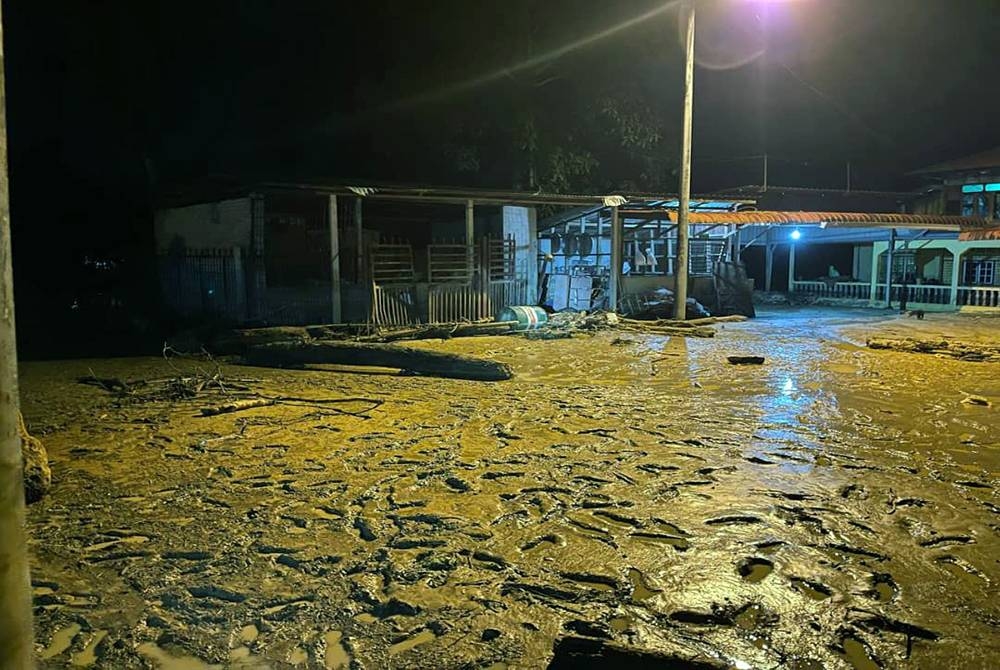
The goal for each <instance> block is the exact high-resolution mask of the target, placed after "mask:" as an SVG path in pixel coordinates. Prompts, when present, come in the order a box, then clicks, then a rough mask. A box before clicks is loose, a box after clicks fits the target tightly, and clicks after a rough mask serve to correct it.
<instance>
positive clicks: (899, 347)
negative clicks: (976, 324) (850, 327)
mask: <svg viewBox="0 0 1000 670" xmlns="http://www.w3.org/2000/svg"><path fill="white" fill-rule="evenodd" d="M868 347H869V348H870V349H890V350H893V351H908V352H911V353H916V354H935V355H937V356H946V357H948V358H956V359H959V360H963V361H976V362H990V363H1000V343H993V342H969V341H961V340H951V339H918V338H914V337H903V338H891V337H873V338H871V339H870V340H868Z"/></svg>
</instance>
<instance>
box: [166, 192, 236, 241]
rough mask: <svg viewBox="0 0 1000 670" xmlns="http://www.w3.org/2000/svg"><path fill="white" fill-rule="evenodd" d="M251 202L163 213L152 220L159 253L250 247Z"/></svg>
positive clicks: (194, 207) (213, 203)
mask: <svg viewBox="0 0 1000 670" xmlns="http://www.w3.org/2000/svg"><path fill="white" fill-rule="evenodd" d="M250 220H251V213H250V198H236V199H233V200H222V201H220V202H210V203H204V204H200V205H189V206H187V207H174V208H172V209H161V210H158V211H157V212H156V214H155V215H154V216H153V230H154V235H155V238H156V252H157V253H167V252H169V251H170V250H171V249H176V248H187V249H231V248H232V247H243V248H248V247H249V246H250Z"/></svg>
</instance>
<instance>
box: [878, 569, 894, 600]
mask: <svg viewBox="0 0 1000 670" xmlns="http://www.w3.org/2000/svg"><path fill="white" fill-rule="evenodd" d="M896 592H897V589H896V585H895V584H894V583H893V581H892V579H891V578H890V577H889V576H888V575H886V576H881V575H880V576H876V577H875V585H874V593H875V600H877V601H878V602H880V603H887V602H889V601H890V600H892V599H893V598H895V597H896Z"/></svg>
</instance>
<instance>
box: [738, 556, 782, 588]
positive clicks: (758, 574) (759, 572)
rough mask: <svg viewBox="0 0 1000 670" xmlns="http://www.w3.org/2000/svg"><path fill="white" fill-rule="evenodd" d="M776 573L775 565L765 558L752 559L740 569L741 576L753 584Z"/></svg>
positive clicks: (745, 562)
mask: <svg viewBox="0 0 1000 670" xmlns="http://www.w3.org/2000/svg"><path fill="white" fill-rule="evenodd" d="M773 571H774V563H772V562H771V561H769V560H767V559H765V558H751V559H748V560H747V561H744V562H743V563H742V564H741V565H740V567H739V572H740V576H741V577H743V579H745V580H747V581H748V582H750V583H751V584H757V583H759V582H761V581H763V580H764V578H765V577H767V576H768V575H769V574H771V573H772V572H773Z"/></svg>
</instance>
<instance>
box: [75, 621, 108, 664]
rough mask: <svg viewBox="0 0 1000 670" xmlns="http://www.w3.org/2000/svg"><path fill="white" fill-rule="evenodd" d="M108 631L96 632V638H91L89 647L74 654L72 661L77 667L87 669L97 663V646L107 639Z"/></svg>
mask: <svg viewBox="0 0 1000 670" xmlns="http://www.w3.org/2000/svg"><path fill="white" fill-rule="evenodd" d="M107 635H108V631H106V630H98V631H94V636H93V637H92V638H90V642H88V643H87V646H86V647H84V648H83V650H82V651H80V652H78V653H76V654H73V658H72V659H71V660H70V663H72V664H73V665H75V666H79V667H87V666H90V665H93V664H94V663H96V662H97V645H99V644H100V643H101V640H103V639H104V638H105V637H107Z"/></svg>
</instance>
